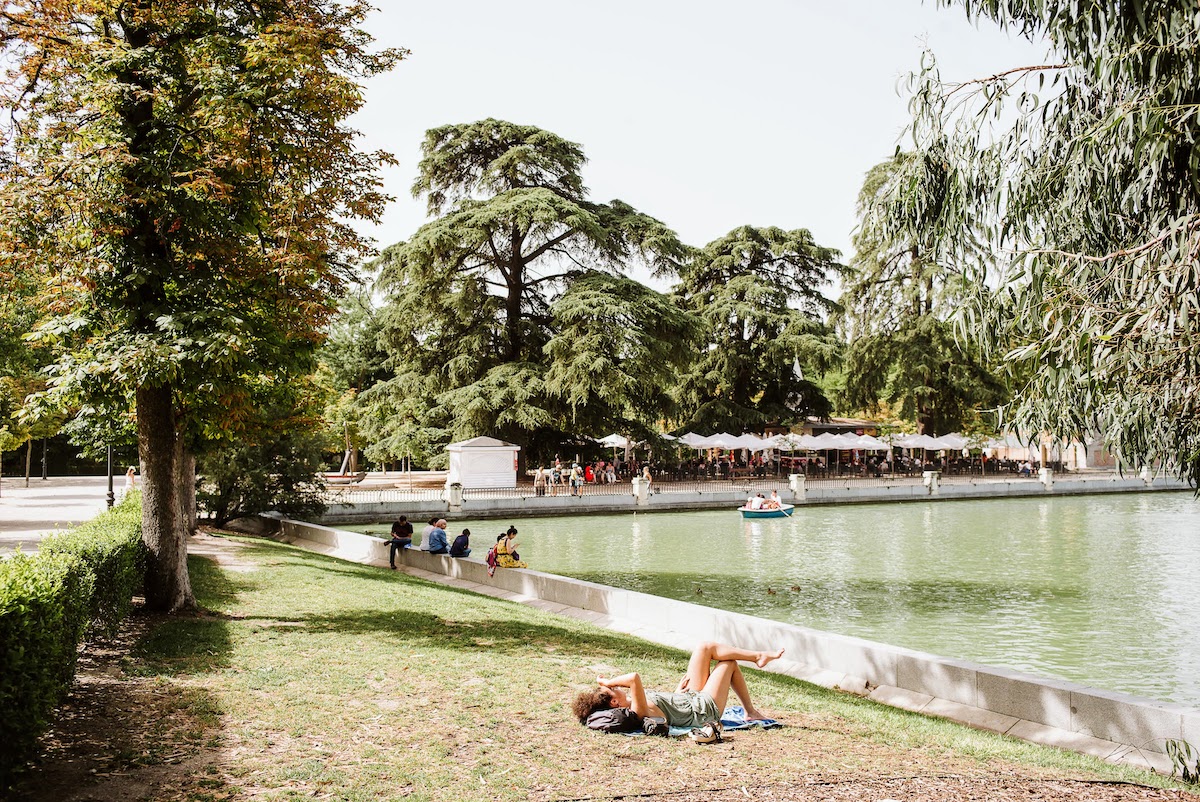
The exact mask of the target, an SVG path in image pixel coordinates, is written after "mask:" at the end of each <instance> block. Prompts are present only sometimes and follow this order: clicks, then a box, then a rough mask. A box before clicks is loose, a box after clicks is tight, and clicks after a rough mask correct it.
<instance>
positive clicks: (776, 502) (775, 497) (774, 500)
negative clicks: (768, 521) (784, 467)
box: [767, 490, 783, 510]
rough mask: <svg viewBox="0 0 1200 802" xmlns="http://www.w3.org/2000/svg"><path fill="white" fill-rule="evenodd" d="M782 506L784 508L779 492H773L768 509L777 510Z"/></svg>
mask: <svg viewBox="0 0 1200 802" xmlns="http://www.w3.org/2000/svg"><path fill="white" fill-rule="evenodd" d="M782 506H783V502H782V501H781V500H780V498H779V491H778V490H772V491H771V497H770V498H769V499H767V508H768V509H772V510H777V509H779V508H780V507H782Z"/></svg>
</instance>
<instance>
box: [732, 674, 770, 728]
mask: <svg viewBox="0 0 1200 802" xmlns="http://www.w3.org/2000/svg"><path fill="white" fill-rule="evenodd" d="M729 687H730V688H732V689H733V692H734V693H736V694H737V698H738V700H739V701H740V702H741V703H742V708H743V709H744V710H745V711H746V720H747V721H753V720H755V719H763V718H767V716H764V715H763V714H762V713H760V712H759V711H758V708H756V707H755V706H754V703H753V702H751V701H750V688H749V687H747V685H746V677H745V676H744V675H743V674H742V667H741V666H739V665H738V664H737V663H734V664H733V676H732V677H730V679H729ZM721 709H722V710H724V709H725V708H724V706H723V705H722V707H721Z"/></svg>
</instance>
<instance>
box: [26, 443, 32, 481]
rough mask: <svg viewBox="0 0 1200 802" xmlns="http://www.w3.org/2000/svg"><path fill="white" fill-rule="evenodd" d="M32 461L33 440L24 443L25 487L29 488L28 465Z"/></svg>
mask: <svg viewBox="0 0 1200 802" xmlns="http://www.w3.org/2000/svg"><path fill="white" fill-rule="evenodd" d="M32 459H33V438H32V437H30V438H29V439H28V440H26V441H25V486H26V487H29V464H30V461H31V460H32Z"/></svg>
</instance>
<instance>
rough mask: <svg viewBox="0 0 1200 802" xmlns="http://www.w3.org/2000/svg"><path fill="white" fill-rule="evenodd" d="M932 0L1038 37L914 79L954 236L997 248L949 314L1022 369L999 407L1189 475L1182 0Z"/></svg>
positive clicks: (1190, 267) (1190, 303)
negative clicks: (998, 57) (1034, 42)
mask: <svg viewBox="0 0 1200 802" xmlns="http://www.w3.org/2000/svg"><path fill="white" fill-rule="evenodd" d="M942 4H944V5H947V6H951V5H957V6H960V7H962V8H963V9H964V10H965V11H966V12H967V13H968V14H969V15H971V16H972V17H985V18H990V19H992V20H994V21H996V22H997V23H999V24H1000V25H1002V26H1004V27H1007V28H1011V29H1013V30H1016V31H1018V32H1020V33H1022V34H1025V35H1028V36H1031V37H1039V38H1041V37H1044V38H1046V39H1048V40H1049V42H1050V43H1051V47H1052V50H1053V55H1052V56H1051V58H1049V59H1048V61H1049V62H1050V63H1048V64H1039V65H1030V66H1015V67H1014V68H1013V69H1010V70H1006V71H1004V72H1001V73H999V74H997V75H993V76H990V77H986V78H982V79H980V80H977V81H969V82H966V83H959V84H955V85H946V84H943V83H942V82H941V80H940V77H939V73H938V70H937V65H936V63H934V62H933V60H932V59H926V60H925V62H924V64H923V68H922V70H921V72H920V73H919V74H918V75H916V76H914V79H913V82H912V89H913V101H912V108H913V111H914V124H913V134H914V140H915V143H916V146H917V148H918V149H920V150H925V149H928V148H929V147H930V146H931V145H934V144H936V145H938V146H940V147H942V148H943V150H944V152H945V160H946V163H947V165H948V169H949V170H950V171H952V172H953V173H955V174H956V175H957V176H958V179H957V180H958V182H959V183H960V184H961V185H962V186H963V187H964V191H963V197H964V198H965V199H966V202H965V203H964V205H963V207H962V208H961V209H959V210H957V211H956V212H955V214H954V222H955V225H954V226H953V227H952V232H954V233H953V239H954V243H955V244H957V243H961V242H962V241H963V240H965V239H967V238H968V237H970V238H975V237H980V238H982V239H983V240H984V241H985V242H986V244H987V247H988V250H989V251H990V252H992V253H995V254H998V255H999V254H1009V255H1010V257H1009V258H1007V259H1005V260H1004V261H1002V262H1001V263H999V264H997V265H995V266H994V272H992V273H991V274H989V275H987V276H986V277H985V276H983V275H981V276H979V277H978V278H979V284H980V286H981V287H989V286H991V287H995V290H994V291H983V292H981V303H980V304H978V305H977V306H973V307H971V308H968V309H967V310H966V311H967V314H966V315H965V317H964V320H963V322H964V324H965V326H966V327H967V328H968V329H969V330H970V331H971V332H972V333H973V336H975V337H976V338H978V339H979V340H980V341H981V342H983V343H985V344H986V345H987V346H988V347H989V348H993V349H995V350H996V351H997V352H998V353H1000V354H1003V355H1005V356H1006V357H1007V359H1008V360H1010V361H1011V362H1013V363H1015V364H1017V365H1019V366H1023V367H1024V369H1025V370H1027V371H1028V373H1029V375H1030V377H1031V378H1030V379H1029V381H1028V382H1027V383H1026V384H1025V385H1024V386H1022V387H1021V389H1020V392H1018V393H1017V396H1016V397H1017V402H1016V403H1015V404H1014V405H1013V408H1012V410H1011V415H1010V418H1011V420H1012V422H1013V423H1015V424H1016V425H1017V426H1019V427H1021V428H1025V429H1029V430H1035V431H1036V430H1045V431H1048V432H1051V433H1053V434H1055V435H1057V436H1059V437H1078V438H1082V437H1085V436H1087V435H1088V434H1089V433H1093V435H1092V436H1094V433H1096V432H1099V433H1100V434H1102V436H1103V437H1104V439H1105V440H1106V442H1107V444H1108V446H1109V447H1110V448H1111V449H1113V450H1114V451H1115V453H1116V454H1117V455H1118V456H1119V458H1120V459H1121V460H1122V462H1123V463H1124V464H1126V465H1129V466H1137V465H1140V464H1146V463H1150V462H1154V461H1158V460H1162V461H1164V462H1165V463H1167V464H1170V465H1174V466H1178V467H1179V469H1180V470H1181V471H1183V472H1185V473H1189V474H1190V475H1191V477H1192V478H1193V479H1198V478H1200V362H1198V361H1197V359H1196V354H1197V353H1200V342H1198V337H1197V335H1198V332H1200V329H1198V323H1197V315H1196V304H1195V299H1196V295H1197V291H1198V289H1200V259H1197V256H1198V255H1200V169H1198V166H1200V123H1198V117H1197V111H1198V110H1200V84H1198V83H1197V81H1196V79H1195V76H1196V75H1197V74H1198V72H1200V27H1198V26H1197V25H1196V7H1195V4H1194V3H1192V2H1183V1H1182V0H1163V1H1162V2H1154V3H1034V2H1030V0H942ZM943 142H944V143H945V144H944V145H943V144H942V143H943ZM985 267H987V268H989V269H991V268H992V266H991V265H985Z"/></svg>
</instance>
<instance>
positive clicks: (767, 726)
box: [626, 705, 783, 738]
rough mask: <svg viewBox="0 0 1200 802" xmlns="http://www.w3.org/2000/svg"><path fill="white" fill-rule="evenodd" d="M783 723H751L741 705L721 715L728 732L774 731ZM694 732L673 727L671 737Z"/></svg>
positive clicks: (767, 719)
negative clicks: (754, 728) (756, 728)
mask: <svg viewBox="0 0 1200 802" xmlns="http://www.w3.org/2000/svg"><path fill="white" fill-rule="evenodd" d="M782 726H783V722H782V721H776V720H775V719H773V718H763V719H755V720H753V721H750V720H748V719H747V718H746V710H745V708H743V707H742V706H741V705H730V706H729V707H727V708H725V711H724V712H723V713H721V727H722V728H724V730H725V731H726V732H729V731H730V730H748V729H750V728H751V727H762V728H763V729H764V730H773V729H775V728H777V727H782ZM691 731H692V728H691V727H672V728H671V737H672V738H679V737H681V736H684V735H687V734H688V733H689V732H691ZM626 734H627V735H641V734H642V733H640V732H630V733H626Z"/></svg>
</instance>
